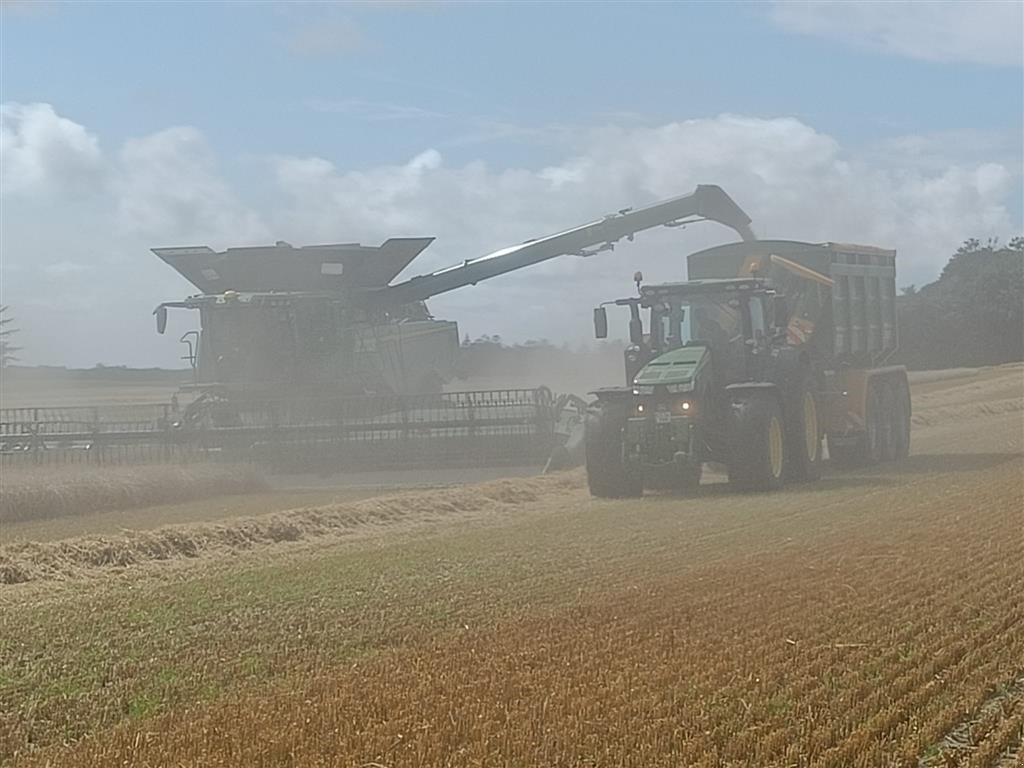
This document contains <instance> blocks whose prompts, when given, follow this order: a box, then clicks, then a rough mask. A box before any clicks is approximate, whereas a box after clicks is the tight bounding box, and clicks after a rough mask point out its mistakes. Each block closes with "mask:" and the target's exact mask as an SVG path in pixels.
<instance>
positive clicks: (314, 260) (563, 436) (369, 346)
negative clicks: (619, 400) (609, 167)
mask: <svg viewBox="0 0 1024 768" xmlns="http://www.w3.org/2000/svg"><path fill="white" fill-rule="evenodd" d="M700 220H710V221H717V222H719V223H721V224H724V225H726V226H728V227H730V228H732V229H733V230H735V231H736V232H737V233H739V235H740V236H741V237H742V238H744V239H745V240H746V239H752V238H753V235H752V233H751V230H750V226H749V225H750V218H749V217H748V216H747V215H746V214H745V213H744V212H743V211H742V210H741V209H740V208H739V207H738V206H737V205H736V204H735V203H734V202H733V201H732V199H731V198H730V197H729V196H728V195H727V194H726V193H725V192H724V191H723V190H722V189H721V188H719V187H717V186H704V185H702V186H698V187H697V189H696V190H695V191H694V192H693V193H692V194H689V195H685V196H682V197H677V198H674V199H670V200H666V201H664V202H660V203H656V204H654V205H650V206H647V207H644V208H639V209H635V210H633V209H624V210H622V211H619V212H618V213H614V214H611V215H609V216H606V217H604V218H602V219H600V220H598V221H594V222H591V223H589V224H585V225H583V226H580V227H576V228H574V229H570V230H568V231H565V232H561V233H559V234H555V235H550V236H548V237H542V238H539V239H536V240H530V241H528V242H525V243H523V244H520V245H515V246H511V247H508V248H503V249H501V250H499V251H495V252H494V253H491V254H488V255H486V256H483V257H481V258H477V259H473V260H469V261H466V262H464V263H462V264H459V265H456V266H453V267H449V268H447V269H442V270H440V271H437V272H433V273H430V274H426V275H421V276H418V277H413V278H411V279H409V280H405V281H402V282H398V283H394V284H391V281H392V280H393V279H394V278H395V277H396V276H397V275H398V274H399V273H400V272H401V271H402V270H404V269H405V268H406V267H407V266H408V265H409V264H410V263H411V262H412V261H413V259H415V258H416V257H417V256H418V255H419V254H420V253H421V252H422V251H423V250H424V249H425V248H426V247H427V246H428V245H429V244H430V243H431V242H432V238H395V239H390V240H388V241H386V242H385V243H384V244H383V245H381V246H379V247H369V246H363V245H359V244H339V245H316V246H306V247H301V248H295V247H292V246H291V245H289V244H287V243H284V242H278V243H277V244H276V245H273V246H267V247H251V248H229V249H228V250H226V251H223V252H219V253H218V252H215V251H213V250H212V249H210V248H208V247H188V248H157V249H154V252H155V253H156V254H157V256H159V257H160V258H161V259H163V260H164V261H165V262H166V263H167V264H169V265H170V266H172V267H173V268H174V269H176V270H177V271H178V272H179V273H180V274H181V275H182V276H183V277H185V278H186V279H187V280H188V281H189V282H191V283H192V284H193V285H194V286H195V287H196V288H197V289H198V290H199V293H198V294H196V295H193V296H190V297H188V298H187V299H185V300H183V301H172V302H166V303H164V304H161V305H160V306H158V307H157V309H156V310H155V315H156V323H157V330H158V332H160V333H163V332H164V330H165V329H166V325H167V316H168V310H169V309H171V308H182V309H190V310H198V312H199V322H200V330H197V331H190V332H189V333H187V334H185V335H184V336H183V337H182V342H183V343H185V344H187V345H188V354H187V355H186V359H187V360H188V361H189V362H190V363H191V365H192V368H193V372H194V380H193V384H192V385H191V386H190V387H188V388H187V390H186V391H183V392H181V393H179V395H178V396H177V397H176V398H175V400H174V402H173V403H171V404H168V405H163V406H159V407H158V412H156V411H153V412H145V411H143V410H140V409H139V408H135V409H131V408H128V407H125V408H122V409H115V410H106V411H104V410H102V409H53V408H36V409H17V410H15V409H10V411H5V412H4V413H3V415H2V416H0V422H2V423H0V440H2V441H3V450H4V452H5V453H7V454H11V453H14V454H20V455H31V456H34V457H36V458H39V457H40V456H42V455H48V456H50V457H53V458H55V459H56V458H58V457H65V456H76V455H77V456H79V457H81V456H90V455H91V456H96V457H102V456H120V455H125V454H127V455H131V454H138V453H144V452H149V453H150V454H151V455H152V454H155V455H156V456H167V457H171V456H175V455H179V454H190V455H201V456H206V457H214V458H215V457H220V456H223V457H228V458H234V459H255V460H263V461H267V462H269V463H272V464H275V465H295V466H300V467H304V468H318V469H330V468H334V469H342V468H344V469H349V468H369V467H374V468H377V467H380V468H385V467H387V468H393V467H412V466H436V465H453V466H467V465H470V466H471V465H501V464H504V465H513V464H518V465H540V464H543V463H544V462H545V460H546V459H548V457H549V456H551V455H552V453H553V452H555V453H556V454H558V455H559V456H561V457H562V459H563V460H564V458H565V454H566V451H565V450H564V445H565V443H566V441H567V440H568V439H569V435H570V433H572V432H573V430H574V428H576V427H577V426H578V425H579V424H580V423H581V422H582V419H583V416H584V412H585V403H584V402H583V401H582V400H580V399H579V398H576V397H573V396H562V397H555V396H553V395H552V393H551V392H550V391H549V390H547V389H546V388H538V389H513V390H491V391H471V392H444V391H443V386H444V385H445V384H446V383H447V382H448V381H450V380H451V378H452V375H453V371H454V367H455V363H456V356H457V353H458V348H459V333H458V328H457V325H456V323H454V322H451V321H445V320H436V319H434V318H433V317H432V316H431V315H430V313H429V311H428V309H427V306H426V304H425V300H426V299H428V298H430V297H432V296H437V295H439V294H442V293H446V292H448V291H452V290H456V289H459V288H463V287H466V286H469V285H475V284H476V283H478V282H480V281H481V280H489V279H491V278H494V277H498V276H499V275H503V274H507V273H509V272H512V271H515V270H518V269H523V268H525V267H529V266H531V265H534V264H539V263H541V262H544V261H547V260H549V259H553V258H556V257H559V256H563V255H576V256H583V257H587V256H592V255H594V254H596V253H600V252H602V251H607V250H611V249H612V248H614V245H615V243H617V242H618V241H620V240H622V239H623V238H626V239H627V240H632V239H633V236H634V235H635V234H636V233H638V232H641V231H644V230H648V229H651V228H654V227H659V226H669V227H675V226H681V225H684V224H687V223H690V222H693V221H700ZM72 411H73V412H72ZM577 431H579V430H577ZM76 449H85V450H84V451H83V450H77V451H76Z"/></svg>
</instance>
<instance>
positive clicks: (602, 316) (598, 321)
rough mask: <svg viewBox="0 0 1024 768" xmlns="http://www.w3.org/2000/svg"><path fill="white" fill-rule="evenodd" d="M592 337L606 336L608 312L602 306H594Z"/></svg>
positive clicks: (605, 337)
mask: <svg viewBox="0 0 1024 768" xmlns="http://www.w3.org/2000/svg"><path fill="white" fill-rule="evenodd" d="M594 338H595V339H607V338H608V313H607V312H606V311H605V308H604V307H594Z"/></svg>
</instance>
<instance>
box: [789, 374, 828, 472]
mask: <svg viewBox="0 0 1024 768" xmlns="http://www.w3.org/2000/svg"><path fill="white" fill-rule="evenodd" d="M786 441H787V446H786V480H787V482H788V481H797V482H800V481H805V480H817V479H818V478H820V477H821V462H822V457H821V454H822V445H821V426H820V422H819V419H818V403H817V401H816V400H815V399H814V393H813V392H812V391H811V390H810V389H809V388H808V387H807V386H806V385H803V386H801V387H800V388H799V390H798V392H797V393H796V394H795V396H794V398H793V400H792V401H791V405H790V414H789V418H788V420H787V424H786Z"/></svg>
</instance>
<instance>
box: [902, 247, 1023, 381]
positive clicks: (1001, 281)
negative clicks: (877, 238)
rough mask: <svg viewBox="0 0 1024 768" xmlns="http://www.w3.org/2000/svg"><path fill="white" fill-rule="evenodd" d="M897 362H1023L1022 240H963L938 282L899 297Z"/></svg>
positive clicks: (947, 364) (949, 364) (941, 364)
mask: <svg viewBox="0 0 1024 768" xmlns="http://www.w3.org/2000/svg"><path fill="white" fill-rule="evenodd" d="M899 306H900V337H901V339H900V357H901V359H902V360H903V361H904V362H905V363H907V364H908V365H910V366H912V367H918V368H940V367H953V366H965V365H967V366H970V365H994V364H998V363H1005V362H1010V361H1015V360H1021V359H1024V238H1021V237H1015V238H1013V239H1011V240H1010V242H1009V243H1008V244H1006V245H1002V244H1000V242H999V241H998V240H996V239H991V240H989V241H987V242H986V243H982V242H981V241H980V240H977V239H975V238H972V239H970V240H966V241H964V243H963V245H961V246H960V247H959V248H958V249H957V251H956V253H955V254H953V256H952V257H951V258H950V260H949V262H948V263H947V264H946V266H945V268H944V269H943V270H942V275H941V276H940V277H939V279H938V280H937V281H935V282H934V283H931V284H929V285H926V286H924V287H922V288H920V289H919V290H917V291H915V292H913V293H912V292H910V291H905V293H904V295H903V296H901V297H900V305H899Z"/></svg>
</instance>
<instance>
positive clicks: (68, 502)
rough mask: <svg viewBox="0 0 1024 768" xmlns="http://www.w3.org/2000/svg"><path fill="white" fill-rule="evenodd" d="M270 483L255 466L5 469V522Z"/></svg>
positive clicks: (1, 486)
mask: <svg viewBox="0 0 1024 768" xmlns="http://www.w3.org/2000/svg"><path fill="white" fill-rule="evenodd" d="M266 488H267V485H266V483H265V482H264V480H263V478H262V477H261V476H260V474H259V472H257V470H256V469H254V468H253V467H251V466H236V465H218V464H196V465H188V466H175V465H144V466H137V467H106V468H98V467H61V468H59V469H52V468H51V469H45V470H44V469H34V468H33V469H22V468H18V469H14V468H5V469H4V470H3V480H2V482H0V525H4V524H9V523H16V522H24V521H35V520H48V519H52V518H58V517H75V516H82V515H89V514H92V513H94V512H101V511H103V512H105V511H108V510H111V509H131V508H133V507H141V506H149V505H152V504H161V503H168V502H181V501H189V500H192V499H201V498H204V497H209V496H217V495H222V494H231V493H253V492H256V491H262V490H265V489H266Z"/></svg>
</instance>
